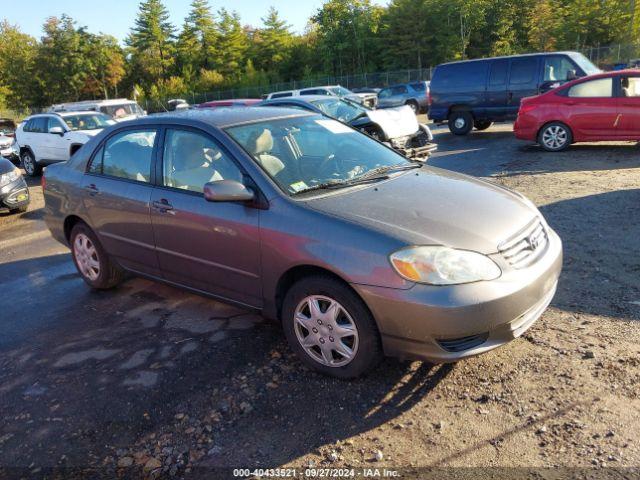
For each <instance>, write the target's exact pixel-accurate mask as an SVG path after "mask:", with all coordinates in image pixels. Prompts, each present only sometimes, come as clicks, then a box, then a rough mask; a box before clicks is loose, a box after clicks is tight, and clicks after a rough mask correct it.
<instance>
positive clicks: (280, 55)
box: [253, 7, 293, 73]
mask: <svg viewBox="0 0 640 480" xmlns="http://www.w3.org/2000/svg"><path fill="white" fill-rule="evenodd" d="M262 23H263V27H262V28H261V29H259V30H258V32H257V34H256V35H255V36H254V43H255V49H254V51H255V54H254V55H253V58H254V63H255V67H256V68H257V69H262V70H266V71H268V72H278V73H279V72H280V68H281V67H282V65H283V64H284V62H285V61H286V60H287V58H288V56H289V54H290V50H291V47H292V45H293V35H292V33H291V31H290V28H291V26H290V25H288V24H287V22H286V21H285V20H283V19H281V18H280V16H279V14H278V11H277V10H276V9H275V8H274V7H271V8H270V9H269V12H268V13H267V16H266V17H264V18H262Z"/></svg>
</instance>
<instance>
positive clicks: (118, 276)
mask: <svg viewBox="0 0 640 480" xmlns="http://www.w3.org/2000/svg"><path fill="white" fill-rule="evenodd" d="M70 244H71V256H72V257H73V263H75V265H76V268H77V269H78V273H80V276H81V277H82V279H83V280H84V281H85V282H86V283H87V285H89V286H90V287H91V288H95V289H98V290H107V289H109V288H113V287H115V286H116V285H118V284H119V283H120V282H121V281H122V279H123V278H124V274H123V271H122V269H121V268H120V267H119V266H118V265H116V264H115V263H114V262H113V261H112V260H111V259H110V258H109V255H108V254H107V252H106V251H105V250H104V248H103V247H102V244H101V243H100V241H99V240H98V238H97V237H96V235H95V233H93V231H92V230H91V229H90V228H89V227H88V226H87V225H86V224H84V223H77V224H76V225H75V226H74V227H73V229H72V230H71V237H70Z"/></svg>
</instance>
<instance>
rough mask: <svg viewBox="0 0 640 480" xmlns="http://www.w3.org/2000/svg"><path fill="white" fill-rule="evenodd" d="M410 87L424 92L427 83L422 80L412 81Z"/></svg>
mask: <svg viewBox="0 0 640 480" xmlns="http://www.w3.org/2000/svg"><path fill="white" fill-rule="evenodd" d="M411 88H413V89H414V90H415V91H417V92H424V91H425V90H426V89H427V85H426V84H425V83H424V82H418V83H412V84H411Z"/></svg>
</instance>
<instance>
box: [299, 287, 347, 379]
mask: <svg viewBox="0 0 640 480" xmlns="http://www.w3.org/2000/svg"><path fill="white" fill-rule="evenodd" d="M294 329H295V333H296V337H297V339H298V342H300V345H301V346H302V348H304V350H305V352H306V353H307V354H308V355H309V356H310V357H311V358H313V359H314V360H315V361H316V362H318V363H320V364H322V365H326V366H329V367H342V366H344V365H347V364H348V363H349V362H351V361H352V360H353V359H354V358H355V356H356V354H357V352H358V329H357V327H356V324H355V322H354V321H353V319H352V318H351V315H349V312H347V310H346V309H345V308H344V307H343V306H342V305H341V304H340V303H338V302H337V301H336V300H334V299H332V298H329V297H326V296H322V295H311V296H308V297H306V298H304V299H303V300H302V301H301V302H300V303H299V304H298V306H297V308H296V310H295V318H294Z"/></svg>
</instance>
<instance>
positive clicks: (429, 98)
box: [427, 87, 433, 106]
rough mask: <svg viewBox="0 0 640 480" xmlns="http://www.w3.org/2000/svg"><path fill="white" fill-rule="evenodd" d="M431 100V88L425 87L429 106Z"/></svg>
mask: <svg viewBox="0 0 640 480" xmlns="http://www.w3.org/2000/svg"><path fill="white" fill-rule="evenodd" d="M432 101H433V100H432V99H431V89H430V88H429V87H427V103H428V104H429V106H431V103H432Z"/></svg>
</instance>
